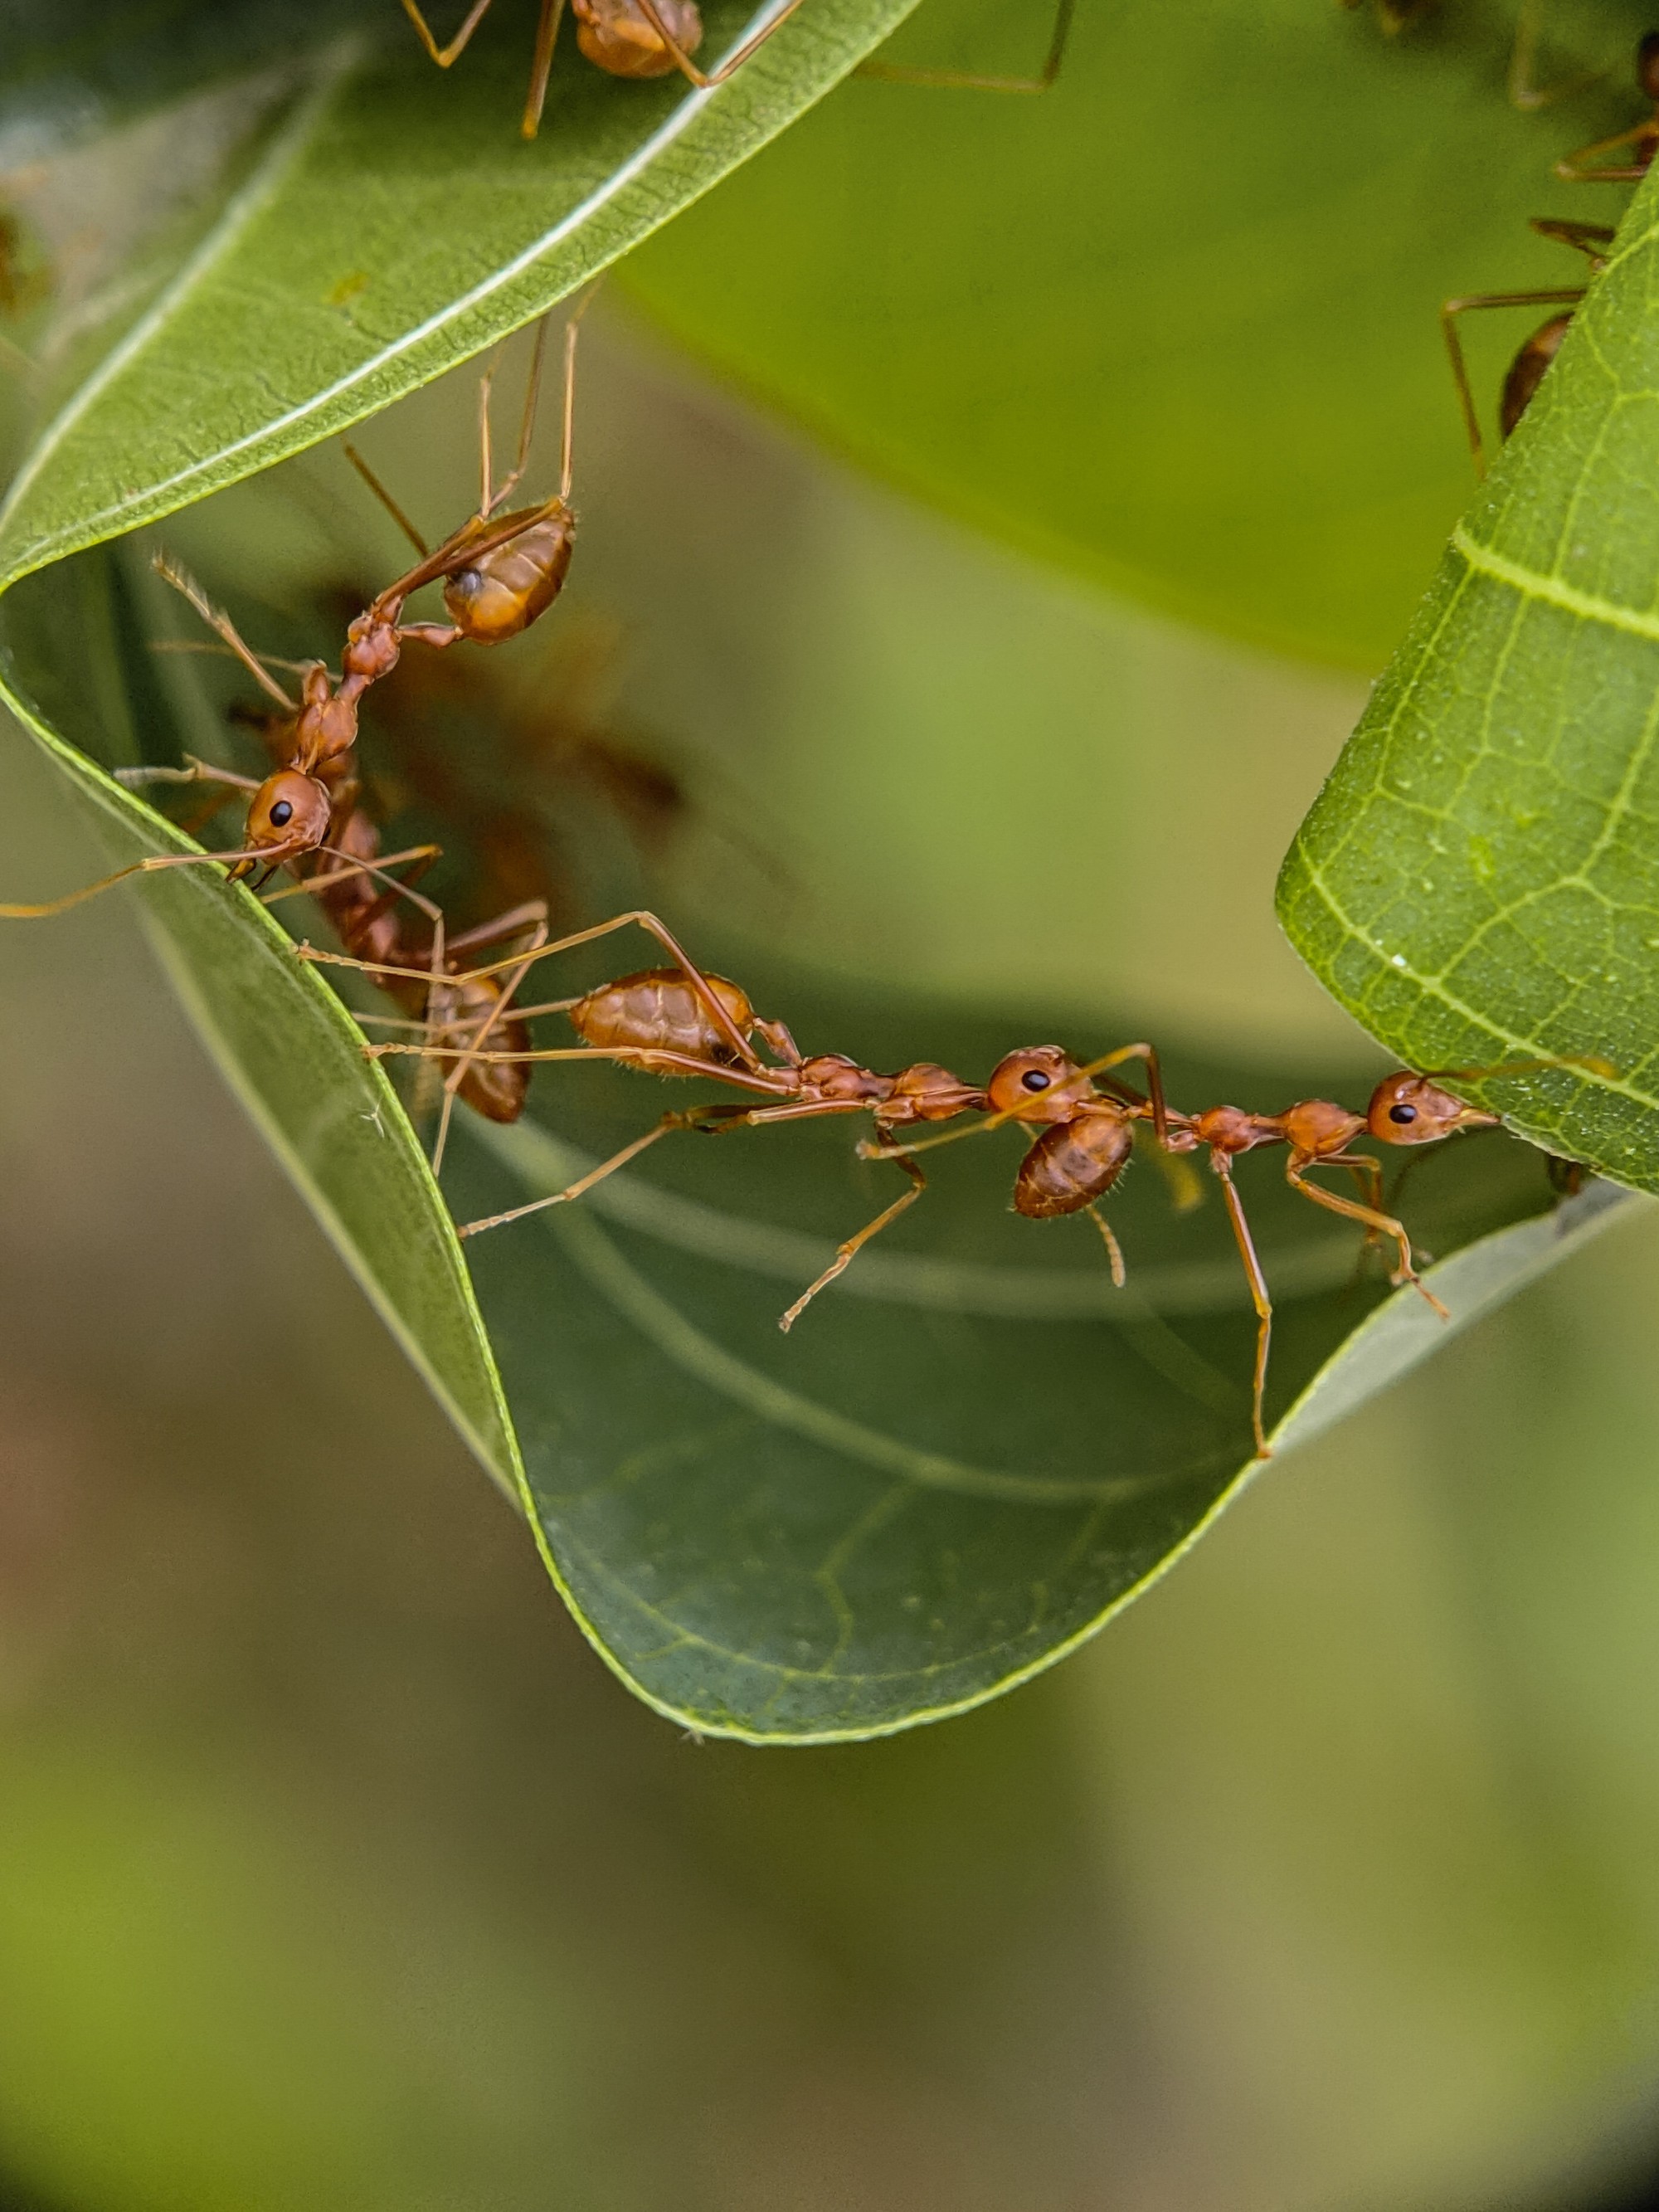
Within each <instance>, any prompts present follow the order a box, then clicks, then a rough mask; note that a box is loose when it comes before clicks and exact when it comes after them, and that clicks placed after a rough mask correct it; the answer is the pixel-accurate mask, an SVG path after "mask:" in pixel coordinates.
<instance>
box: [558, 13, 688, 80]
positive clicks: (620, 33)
mask: <svg viewBox="0 0 1659 2212" xmlns="http://www.w3.org/2000/svg"><path fill="white" fill-rule="evenodd" d="M571 12H572V14H573V15H574V16H575V18H576V44H577V46H580V49H581V51H582V52H583V53H584V54H585V55H586V58H587V59H588V60H589V61H591V62H594V63H597V64H598V65H599V68H600V69H602V70H607V71H608V72H609V73H610V75H611V76H620V77H632V78H635V79H638V78H641V77H653V76H667V75H668V74H669V72H670V71H671V70H676V69H678V67H679V64H678V62H677V61H676V60H675V58H674V57H673V55H672V54H671V52H670V51H669V49H668V47H667V46H665V44H664V43H663V40H662V36H661V33H659V31H658V30H657V27H656V26H655V25H654V24H653V22H652V21H650V19H649V17H648V16H647V15H646V13H645V10H644V9H642V8H641V7H640V6H639V5H638V4H637V0H571ZM657 13H658V14H659V15H660V16H661V17H662V20H663V21H664V23H665V26H666V27H667V29H668V32H669V34H670V36H671V38H672V39H673V40H674V43H675V45H676V46H678V48H679V50H680V52H682V53H683V54H695V53H696V51H697V48H698V47H699V46H701V45H702V16H701V15H699V13H698V12H697V8H696V0H657Z"/></svg>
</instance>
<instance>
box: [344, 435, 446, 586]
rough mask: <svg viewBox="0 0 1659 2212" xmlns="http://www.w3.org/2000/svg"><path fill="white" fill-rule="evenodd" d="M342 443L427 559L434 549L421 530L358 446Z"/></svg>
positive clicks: (360, 474)
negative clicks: (381, 480) (382, 481)
mask: <svg viewBox="0 0 1659 2212" xmlns="http://www.w3.org/2000/svg"><path fill="white" fill-rule="evenodd" d="M340 445H341V447H342V450H343V452H344V454H345V457H346V459H347V460H349V462H350V464H351V465H352V467H353V468H354V469H356V471H357V473H358V475H359V476H360V477H362V480H363V482H364V483H366V484H367V485H368V488H369V489H370V490H371V491H372V492H373V493H374V496H375V498H376V499H378V500H379V501H380V504H381V506H382V507H384V508H385V509H386V513H388V514H389V515H390V516H391V517H392V520H393V521H394V522H395V523H396V524H397V526H398V529H399V530H401V531H402V532H403V533H404V537H405V538H408V540H409V542H410V544H411V545H412V546H413V547H414V548H415V550H416V552H417V553H418V554H419V555H420V556H421V558H422V561H424V560H426V559H427V558H428V556H429V554H430V553H431V550H432V549H431V547H430V546H429V545H428V544H427V542H426V540H425V538H422V535H421V533H420V532H419V531H418V530H416V527H415V526H414V524H413V523H412V522H411V521H410V519H409V517H408V516H407V515H406V514H405V513H404V511H403V509H402V507H399V506H398V502H397V501H396V500H395V499H393V497H392V494H391V493H390V492H389V491H388V490H387V489H386V486H385V485H384V484H383V483H381V482H380V478H379V477H377V476H376V475H375V473H374V470H373V469H372V468H370V466H369V465H368V462H367V461H366V460H365V459H363V457H362V454H361V453H359V452H358V451H357V448H356V447H355V446H353V445H349V444H348V443H347V441H346V440H345V439H343V438H342V439H341V441H340Z"/></svg>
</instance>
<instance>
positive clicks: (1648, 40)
mask: <svg viewBox="0 0 1659 2212" xmlns="http://www.w3.org/2000/svg"><path fill="white" fill-rule="evenodd" d="M1636 82H1637V85H1638V88H1639V89H1640V91H1641V94H1642V97H1643V98H1644V100H1652V101H1653V102H1654V103H1655V105H1656V106H1659V31H1650V32H1648V33H1647V34H1646V36H1645V37H1644V39H1643V40H1642V42H1641V44H1640V45H1639V46H1638V47H1637V49H1636Z"/></svg>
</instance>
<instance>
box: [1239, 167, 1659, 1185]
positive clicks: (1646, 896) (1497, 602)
mask: <svg viewBox="0 0 1659 2212" xmlns="http://www.w3.org/2000/svg"><path fill="white" fill-rule="evenodd" d="M1656 213H1659V199H1656V191H1655V186H1654V185H1653V184H1652V183H1651V182H1650V184H1648V185H1644V187H1643V188H1642V191H1641V192H1640V193H1639V195H1638V198H1637V200H1636V201H1635V203H1634V204H1632V209H1631V212H1630V215H1629V217H1628V218H1627V220H1626V223H1625V225H1624V228H1623V229H1622V230H1621V232H1620V238H1619V241H1618V244H1617V246H1616V247H1615V249H1614V251H1613V255H1612V258H1611V261H1610V264H1609V266H1608V268H1607V272H1606V275H1605V276H1603V277H1601V279H1599V280H1598V281H1597V283H1596V284H1595V288H1594V289H1593V291H1592V293H1591V295H1590V298H1589V301H1588V302H1587V304H1586V306H1585V307H1583V309H1582V310H1581V311H1580V313H1579V315H1578V317H1577V320H1576V325H1575V327H1574V329H1573V330H1572V331H1571V333H1570V335H1569V337H1568V339H1567V342H1566V344H1565V347H1564V348H1563V349H1562V352H1561V355H1560V357H1559V360H1558V362H1556V365H1555V366H1554V368H1553V369H1552V370H1551V371H1550V374H1549V375H1548V376H1547V378H1546V380H1545V381H1544V384H1543V386H1542V387H1541V390H1540V392H1539V395H1538V397H1537V398H1536V399H1535V400H1534V403H1533V405H1532V407H1531V408H1530V409H1529V410H1528V414H1527V416H1526V417H1525V419H1524V421H1523V422H1522V425H1521V428H1520V429H1519V430H1518V432H1517V433H1516V436H1515V438H1514V440H1513V441H1511V443H1510V446H1509V447H1507V448H1506V449H1505V451H1504V454H1503V457H1502V459H1501V460H1500V462H1499V463H1498V466H1497V467H1496V468H1495V469H1494V471H1493V472H1492V477H1491V479H1490V481H1489V483H1488V484H1487V485H1486V488H1485V489H1484V491H1483V493H1482V495H1481V496H1480V499H1479V500H1477V501H1476V502H1475V504H1474V507H1473V508H1472V509H1471V510H1470V512H1469V513H1468V516H1467V517H1466V519H1465V520H1464V521H1463V523H1462V525H1461V526H1459V528H1458V530H1457V532H1456V535H1455V538H1454V539H1453V542H1452V544H1451V547H1450V549H1449V550H1448V552H1447V554H1446V556H1445V559H1444V562H1443V565H1442V568H1441V570H1440V573H1439V575H1438V576H1437V579H1436V580H1435V583H1434V586H1433V588H1432V590H1431V592H1430V593H1429V596H1428V598H1427V599H1426V600H1425V603H1424V605H1423V607H1422V609H1421V611H1420V612H1419V615H1418V617H1417V619H1416V621H1415V622H1414V623H1413V627H1412V629H1411V632H1410V635H1408V637H1407V640H1406V641H1405V643H1404V644H1403V645H1402V646H1401V649H1400V651H1399V653H1397V654H1396V656H1395V659H1394V662H1393V663H1392V665H1390V667H1389V671H1388V674H1387V676H1386V677H1385V678H1384V679H1383V683H1382V684H1380V685H1379V686H1378V688H1377V690H1376V695H1375V696H1374V698H1373V700H1372V702H1371V705H1370V709H1369V711H1368V713H1367V714H1366V715H1365V717H1364V720H1363V721H1362V722H1361V724H1360V726H1359V727H1358V730H1357V731H1356V732H1355V733H1354V736H1353V738H1352V740H1351V741H1350V743H1349V744H1348V746H1347V749H1346V751H1345V752H1344V754H1343V756H1342V758H1341V760H1340V763H1339V764H1338V766H1337V769H1336V770H1335V772H1334V775H1333V776H1332V777H1331V780H1330V781H1329V783H1328V785H1327V787H1326V788H1325V790H1324V792H1323V793H1322V795H1321V797H1320V799H1319V802H1318V804H1317V805H1316V807H1315V808H1314V810H1313V811H1312V813H1311V814H1310V817H1309V818H1308V820H1307V822H1306V823H1304V827H1303V829H1302V830H1301V832H1300V834H1299V836H1297V841H1296V843H1295V845H1294V846H1293V847H1292V848H1291V853H1290V855H1289V857H1288V858H1287V860H1286V861H1285V871H1284V875H1283V878H1282V880H1281V882H1280V885H1279V910H1280V914H1281V916H1282V918H1283V920H1284V922H1285V927H1286V929H1287V930H1288V931H1289V933H1290V934H1291V939H1292V941H1293V942H1294V943H1295V944H1296V945H1297V949H1298V950H1299V951H1301V952H1302V954H1303V956H1304V958H1305V959H1306V960H1307V961H1308V962H1309V963H1310V965H1311V966H1312V967H1313V969H1315V971H1316V974H1317V975H1319V976H1320V978H1321V980H1322V981H1323V982H1324V983H1325V984H1326V985H1327V986H1328V988H1329V989H1330V990H1332V991H1333V992H1334V994H1336V996H1337V997H1338V998H1339V999H1340V1000H1342V1002H1343V1004H1344V1005H1346V1006H1348V1007H1349V1008H1350V1009H1351V1010H1352V1012H1354V1013H1355V1014H1356V1015H1357V1016H1358V1018H1359V1019H1360V1020H1361V1021H1363V1022H1364V1024H1365V1026H1366V1027H1367V1028H1368V1029H1370V1030H1371V1031H1372V1032H1373V1033H1374V1034H1375V1035H1376V1036H1378V1037H1380V1038H1381V1039H1382V1040H1383V1042H1384V1043H1385V1044H1386V1045H1387V1046H1388V1047H1389V1049H1390V1050H1392V1051H1395V1052H1397V1053H1399V1054H1401V1056H1402V1058H1404V1059H1406V1060H1409V1061H1410V1063H1411V1064H1412V1065H1413V1066H1417V1067H1432V1066H1483V1065H1491V1064H1492V1063H1494V1062H1501V1061H1505V1060H1516V1059H1521V1058H1530V1057H1532V1056H1534V1055H1542V1054H1600V1055H1602V1056H1603V1057H1605V1058H1606V1059H1607V1060H1609V1061H1611V1062H1612V1063H1613V1068H1614V1069H1615V1070H1616V1073H1613V1074H1612V1075H1610V1076H1603V1075H1596V1074H1593V1073H1580V1072H1577V1071H1571V1070H1565V1069H1564V1070H1562V1071H1559V1073H1552V1074H1549V1075H1547V1076H1543V1077H1539V1078H1534V1079H1529V1080H1528V1082H1527V1084H1526V1085H1524V1086H1523V1087H1517V1086H1516V1085H1513V1084H1507V1085H1506V1084H1501V1083H1494V1084H1490V1085H1486V1086H1485V1087H1484V1090H1483V1091H1482V1094H1481V1095H1482V1096H1483V1097H1486V1100H1487V1102H1488V1103H1492V1104H1493V1105H1495V1106H1498V1107H1499V1108H1501V1109H1503V1110H1504V1111H1506V1112H1509V1113H1510V1114H1511V1115H1512V1117H1513V1118H1514V1120H1515V1121H1516V1126H1517V1127H1522V1128H1525V1129H1526V1130H1527V1131H1528V1133H1530V1134H1532V1135H1533V1136H1534V1137H1535V1138H1537V1139H1538V1140H1539V1141H1540V1142H1541V1143H1545V1144H1548V1145H1550V1146H1552V1147H1553V1149H1555V1150H1556V1151H1558V1152H1565V1153H1570V1154H1571V1156H1572V1157H1573V1158H1577V1159H1581V1160H1584V1161H1587V1162H1589V1163H1590V1164H1593V1165H1594V1166H1595V1167H1597V1168H1600V1169H1601V1170H1604V1171H1605V1172H1607V1174H1609V1175H1612V1176H1617V1177H1618V1178H1619V1179H1620V1181H1621V1182H1628V1183H1632V1184H1634V1185H1636V1186H1637V1187H1638V1188H1642V1189H1646V1190H1659V1088H1656V1073H1659V1047H1656V1042H1655V1041H1656V1038H1659V770H1656V765H1655V759H1654V731H1655V708H1654V701H1655V697H1656V695H1659V592H1656V583H1655V579H1656V577H1659V398H1656V396H1655V395H1656V392H1659V319H1656V316H1655V313H1654V305H1653V302H1654V298H1655V290H1656V276H1659V234H1656V230H1655V216H1656Z"/></svg>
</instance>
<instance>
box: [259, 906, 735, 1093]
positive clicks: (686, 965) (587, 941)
mask: <svg viewBox="0 0 1659 2212" xmlns="http://www.w3.org/2000/svg"><path fill="white" fill-rule="evenodd" d="M630 925H631V926H635V927H639V928H641V929H643V930H647V931H648V932H649V933H650V934H651V935H652V936H653V937H654V938H655V939H656V940H657V942H658V944H659V945H661V946H662V948H663V950H664V951H665V952H666V953H668V955H669V956H670V957H671V959H672V961H673V963H674V964H675V966H676V967H677V968H678V969H679V970H680V971H681V973H682V974H683V975H684V977H685V979H686V981H687V982H689V983H690V986H691V987H692V989H693V990H694V991H695V992H696V994H697V997H698V999H699V1000H700V1001H701V1002H702V1006H703V1008H704V1011H705V1012H707V1013H708V1015H709V1017H710V1018H711V1019H712V1020H713V1022H714V1026H715V1028H716V1029H717V1030H719V1031H720V1036H721V1037H722V1038H723V1040H724V1041H725V1042H726V1043H727V1044H728V1045H729V1046H730V1047H731V1048H732V1051H733V1052H734V1053H736V1054H737V1055H738V1059H739V1060H741V1061H742V1062H743V1065H744V1067H745V1068H747V1069H748V1070H749V1071H750V1073H753V1074H763V1073H766V1072H767V1071H766V1068H765V1064H764V1062H763V1060H761V1057H760V1055H759V1054H758V1053H757V1052H756V1050H755V1048H754V1047H753V1046H752V1045H751V1044H750V1042H749V1040H748V1038H747V1037H746V1036H744V1034H743V1032H742V1030H739V1029H738V1025H737V1024H736V1023H735V1022H734V1021H733V1020H732V1016H731V1014H730V1012H728V1011H727V1009H726V1006H723V1005H722V1004H721V1002H720V999H719V997H718V996H717V995H716V994H715V993H714V989H713V988H712V987H711V986H710V984H709V981H708V977H707V976H706V975H704V974H703V972H702V969H700V968H699V967H698V966H697V965H696V963H695V962H694V961H693V960H692V958H691V956H690V953H688V952H687V951H685V949H684V946H683V945H680V944H679V943H678V940H677V939H676V938H675V937H674V936H673V935H672V933H671V931H670V930H669V928H668V926H667V924H666V923H665V921H661V920H660V919H659V916H657V915H654V914H653V913H651V912H650V910H649V909H648V908H645V907H630V908H629V910H628V912H627V913H626V914H617V915H611V919H610V921H596V922H595V923H593V925H592V927H591V928H588V929H578V930H575V931H573V932H572V933H571V934H570V935H569V936H568V937H558V938H555V939H554V940H553V942H552V943H551V944H550V945H543V946H541V947H540V949H539V950H538V951H537V953H536V954H535V956H534V957H536V958H537V959H538V960H545V959H548V958H549V957H550V956H551V955H552V954H554V953H556V952H569V951H574V949H575V947H576V946H577V945H591V944H592V943H593V942H594V941H595V939H599V938H601V937H609V936H610V935H611V933H612V932H613V931H614V930H618V929H626V928H628V927H630ZM295 950H296V951H297V952H298V955H299V957H300V958H301V959H302V960H317V961H321V962H322V963H324V964H325V965H326V966H329V967H334V968H359V969H362V970H363V971H364V972H365V973H366V974H368V975H416V976H422V975H424V974H425V973H426V971H425V969H422V968H403V967H398V966H397V965H396V964H395V963H392V962H390V961H386V960H352V959H348V958H347V957H345V956H344V955H343V954H341V953H338V952H319V951H316V950H315V949H314V948H313V946H311V945H299V946H297V947H296V948H295ZM522 957H523V956H522V955H521V954H514V955H513V957H511V958H509V959H506V960H497V961H494V962H492V963H489V965H488V966H486V967H483V968H474V969H469V970H468V971H467V972H466V973H465V975H458V976H456V977H455V978H454V979H453V980H454V981H457V982H462V983H468V982H482V981H484V980H485V979H486V978H487V977H489V976H491V975H502V974H504V973H505V972H506V971H507V969H512V968H516V967H517V966H518V964H519V962H520V959H521V958H522Z"/></svg>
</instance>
